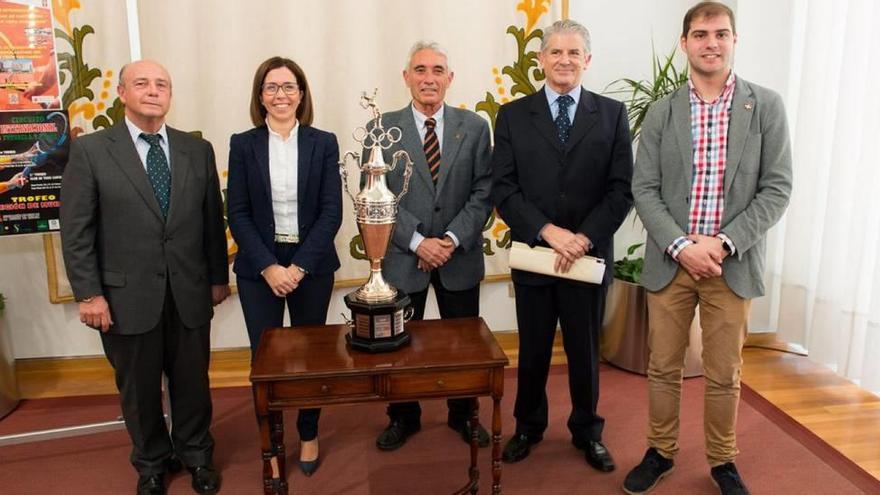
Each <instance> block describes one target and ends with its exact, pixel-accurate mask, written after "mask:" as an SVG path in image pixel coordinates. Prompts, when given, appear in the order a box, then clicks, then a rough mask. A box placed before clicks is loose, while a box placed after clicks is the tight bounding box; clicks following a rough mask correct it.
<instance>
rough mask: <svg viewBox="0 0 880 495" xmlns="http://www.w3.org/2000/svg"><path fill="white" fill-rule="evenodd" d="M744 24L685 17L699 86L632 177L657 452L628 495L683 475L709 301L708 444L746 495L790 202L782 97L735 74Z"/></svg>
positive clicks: (702, 9) (715, 10) (652, 128)
mask: <svg viewBox="0 0 880 495" xmlns="http://www.w3.org/2000/svg"><path fill="white" fill-rule="evenodd" d="M735 43H736V24H735V20H734V15H733V12H732V11H731V10H730V8H728V7H727V6H725V5H724V4H721V3H718V2H702V3H699V4H697V5H695V6H694V7H693V8H691V9H690V10H689V11H688V12H687V14H686V15H685V18H684V25H683V30H682V35H681V41H680V45H681V49H682V50H683V51H684V52H685V53H686V54H687V57H688V62H689V67H690V80H689V82H688V84H687V85H686V86H683V87H681V88H680V89H678V90H677V91H675V92H674V93H672V94H671V95H669V96H668V97H666V98H664V99H662V100H660V101H658V102H657V103H655V104H654V105H653V107H652V108H651V110H650V111H649V112H648V115H647V117H646V118H645V122H644V124H643V126H642V134H641V140H640V143H639V149H638V154H637V157H636V165H635V172H634V176H633V196H634V198H635V204H636V209H637V211H638V213H639V216H640V217H641V219H642V222H643V223H644V225H645V228H646V229H647V231H648V242H647V246H646V250H645V268H644V272H643V273H642V284H643V285H644V286H645V287H646V288H647V289H648V291H649V294H648V313H649V324H650V331H649V336H648V346H649V348H650V349H651V357H650V363H649V366H648V383H649V387H648V390H649V415H650V418H649V425H648V447H649V448H648V451H647V453H646V454H645V456H644V459H643V460H642V462H641V463H640V464H639V465H638V466H636V467H635V468H634V469H633V470H632V471H631V472H630V473H629V474H628V475H627V477H626V480H625V482H624V491H626V492H627V493H630V494H636V493H646V492H648V491H650V490H651V489H652V488H653V487H654V486H655V485H656V484H657V483H658V482H659V481H660V479H662V478H663V477H664V476H666V475H667V474H669V473H670V472H671V471H672V468H673V460H672V459H673V457H674V456H675V455H676V453H677V452H678V448H679V446H678V428H679V403H680V397H681V379H682V368H683V363H684V353H685V350H686V347H687V344H688V329H689V327H690V324H691V321H692V320H693V318H694V311H695V308H696V306H697V303H698V302H699V303H700V304H699V307H700V324H701V326H702V339H703V370H704V376H705V379H706V392H705V406H704V408H705V411H704V415H705V420H704V425H705V426H704V427H705V437H706V456H707V459H708V461H709V465H710V466H711V476H712V479H713V481H714V482H715V484H717V485H718V487H719V489H720V490H721V493H723V494H745V493H748V489H747V488H746V486H745V483H744V482H743V480H742V478H741V477H740V475H739V473H738V472H737V470H736V466H735V465H734V459H735V457H736V455H737V454H738V450H737V447H736V431H735V430H736V413H737V407H738V403H739V391H740V372H741V368H742V347H743V343H744V341H745V337H746V333H747V322H748V316H749V307H750V302H751V299H752V298H754V297H759V296H761V295H763V293H764V285H763V281H762V276H763V273H764V250H765V234H766V233H767V230H768V229H769V228H770V227H771V226H773V225H774V224H775V223H776V222H777V221H778V220H779V218H780V217H781V216H782V214H783V212H784V211H785V208H786V206H787V205H788V201H789V196H790V193H791V175H792V174H791V151H790V143H789V135H788V128H787V124H786V116H785V109H784V108H783V105H782V100H781V99H780V97H779V96H778V95H777V94H776V93H774V92H772V91H770V90H768V89H765V88H762V87H760V86H758V85H756V84H752V83H750V82H748V81H745V80H744V79H742V78H740V77H738V76H737V75H736V74H735V73H734V72H733V70H732V68H731V59H732V56H733V51H734V45H735Z"/></svg>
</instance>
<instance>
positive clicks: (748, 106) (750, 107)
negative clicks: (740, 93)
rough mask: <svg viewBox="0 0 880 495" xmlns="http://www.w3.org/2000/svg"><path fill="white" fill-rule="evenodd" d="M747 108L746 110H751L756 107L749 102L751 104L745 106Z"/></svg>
mask: <svg viewBox="0 0 880 495" xmlns="http://www.w3.org/2000/svg"><path fill="white" fill-rule="evenodd" d="M745 107H746V110H751V109H752V108H753V107H754V105H752V103H751V102H749V103H746V104H745Z"/></svg>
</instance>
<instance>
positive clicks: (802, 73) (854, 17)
mask: <svg viewBox="0 0 880 495" xmlns="http://www.w3.org/2000/svg"><path fill="white" fill-rule="evenodd" d="M792 7H793V8H792V10H791V15H792V17H791V21H792V29H791V32H792V39H791V40H790V41H791V42H790V46H791V47H792V52H791V70H790V72H789V77H790V79H789V85H788V87H787V88H783V91H784V92H787V96H788V97H787V105H788V112H789V119H790V120H789V121H790V123H791V134H792V143H793V157H794V162H793V163H794V192H793V195H792V200H791V205H790V207H789V210H788V213H787V215H786V218H785V219H784V220H783V222H782V223H781V224H780V225H778V226H777V227H776V228H775V229H774V230H773V231H772V232H771V235H770V238H769V243H768V245H769V250H768V271H767V282H768V294H767V295H768V297H767V298H766V300H765V301H764V302H763V303H762V304H763V305H765V309H766V310H767V311H766V312H767V314H768V323H769V324H770V326H771V327H772V326H774V325H773V324H774V323H775V327H776V328H777V329H778V335H779V338H780V339H781V340H783V341H787V342H791V343H794V344H799V345H801V346H803V347H804V348H805V349H806V350H807V351H808V353H809V356H810V359H811V360H813V361H816V362H818V363H821V364H824V365H826V366H828V367H830V368H832V369H833V370H835V371H836V372H837V373H838V374H840V375H842V376H845V377H847V378H849V379H851V380H853V381H855V382H856V383H858V384H860V385H861V386H862V387H864V388H866V389H868V390H872V391H874V392H880V359H878V357H880V239H878V237H880V190H878V188H880V159H878V147H877V143H878V138H880V124H878V122H880V117H878V116H880V99H878V96H877V88H878V87H880V86H878V81H880V33H878V31H877V30H876V26H877V25H880V5H878V4H877V3H876V2H875V1H874V0H836V1H830V0H815V1H810V0H803V1H794V2H792ZM773 53H774V47H772V46H766V47H765V55H764V63H768V64H769V63H771V62H772V58H773V57H774V55H773ZM774 320H775V321H774Z"/></svg>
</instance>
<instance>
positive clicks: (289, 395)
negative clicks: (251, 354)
mask: <svg viewBox="0 0 880 495" xmlns="http://www.w3.org/2000/svg"><path fill="white" fill-rule="evenodd" d="M407 329H408V331H409V332H410V334H411V336H412V343H411V344H410V345H409V346H406V347H404V348H401V349H398V350H397V351H394V352H390V353H382V354H367V353H362V352H358V351H355V350H351V349H349V347H348V346H347V344H346V343H345V334H346V333H347V332H348V331H349V327H348V326H346V325H326V326H312V327H298V328H296V329H295V330H294V329H290V328H272V329H269V330H267V331H266V332H265V333H263V336H262V338H261V339H260V346H259V348H258V349H257V354H256V358H255V359H254V364H253V367H252V369H251V383H253V384H254V388H255V394H254V402H255V408H256V411H257V416H258V418H259V421H260V436H261V444H262V450H263V493H265V494H286V493H288V484H287V470H286V466H285V449H284V419H283V415H282V411H283V410H284V409H286V408H303V407H320V406H328V405H333V404H355V403H361V402H395V401H405V400H418V399H436V398H467V397H471V398H474V404H475V406H476V405H477V400H476V398H477V397H480V396H491V397H492V402H493V404H492V493H493V494H500V493H501V408H500V405H501V397H502V395H503V394H504V367H505V366H506V365H507V363H508V360H507V356H505V355H504V352H503V351H502V350H501V348H500V347H499V346H498V343H497V342H496V341H495V338H494V337H493V336H492V332H490V331H489V328H488V327H487V326H486V323H485V322H484V321H483V319H482V318H458V319H446V320H424V321H412V322H409V323H407ZM471 424H472V425H473V426H474V427H473V428H472V432H473V435H472V436H471V445H470V454H471V464H470V467H469V469H468V483H467V484H466V485H465V486H464V487H463V488H462V489H460V490H459V491H457V492H456V493H467V492H470V493H476V492H477V489H478V483H479V469H478V468H477V452H478V450H479V449H478V446H477V429H478V428H477V427H478V426H479V417H478V410H477V407H474V413H473V416H472V418H471Z"/></svg>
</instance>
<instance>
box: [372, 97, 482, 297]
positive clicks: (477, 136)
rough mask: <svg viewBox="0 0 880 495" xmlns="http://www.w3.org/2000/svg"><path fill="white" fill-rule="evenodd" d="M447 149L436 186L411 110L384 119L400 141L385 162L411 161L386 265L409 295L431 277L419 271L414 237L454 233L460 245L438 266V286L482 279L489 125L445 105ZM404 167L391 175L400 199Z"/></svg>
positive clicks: (460, 285)
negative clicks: (404, 156) (402, 155)
mask: <svg viewBox="0 0 880 495" xmlns="http://www.w3.org/2000/svg"><path fill="white" fill-rule="evenodd" d="M443 112H444V113H443V119H444V128H443V146H442V148H441V159H440V177H439V179H438V181H437V186H436V187H435V186H434V181H432V180H431V173H430V171H429V170H428V163H427V161H426V158H425V152H424V149H423V147H422V140H421V138H420V137H419V132H418V130H417V129H416V123H415V117H413V113H412V107H411V105H407V106H406V107H404V108H402V109H400V110H398V111H395V112H388V113H386V114H383V116H382V123H383V125H384V126H385V127H386V128H389V127H400V129H401V131H402V133H403V137H402V138H401V140H400V142H399V143H397V144H396V145H394V146H392V147H391V148H390V149H388V150H385V152H384V157H385V161H386V162H388V163H391V157H392V155H393V154H394V152H395V151H397V150H399V149H403V150H406V151H407V153H409V156H410V158H411V159H412V160H413V169H414V170H413V175H412V178H411V180H410V183H409V192H408V193H407V194H406V195H405V196H404V197H403V198H402V199H401V201H400V207H399V208H398V214H397V225H396V226H395V228H394V237H393V239H392V242H391V245H390V246H389V247H388V253H387V254H386V256H385V261H384V262H383V264H382V274H383V275H384V276H385V278H386V279H387V280H388V281H389V282H390V283H391V284H393V285H394V286H396V287H399V288H400V289H402V290H404V291H405V292H418V291H422V290H425V289H426V288H427V287H428V283H429V282H430V275H429V274H428V273H425V272H423V271H421V270H419V269H418V256H416V254H415V253H413V252H412V251H410V250H409V243H410V241H411V240H412V236H413V232H416V231H418V232H419V233H421V234H422V235H423V236H425V237H443V235H444V233H445V232H446V231H450V232H452V233H453V234H455V236H456V237H457V238H458V240H459V242H460V244H459V246H458V248H457V249H456V250H455V252H454V253H453V254H452V258H451V259H450V260H449V262H448V263H446V264H445V265H443V266H442V267H440V270H439V271H440V273H439V275H440V281H441V283H442V284H443V287H445V288H446V289H448V290H466V289H470V288H473V287H475V286H476V285H477V284H479V283H480V281H481V280H483V276H484V275H485V271H486V268H485V264H484V262H483V235H482V234H483V226H484V225H485V223H486V220H487V219H488V218H489V212H490V211H491V205H490V202H489V189H490V188H491V186H492V171H491V168H490V164H489V161H490V156H491V152H490V148H489V125H488V123H487V122H486V121H485V120H484V119H482V118H481V117H479V116H478V115H477V114H475V113H474V112H471V111H469V110H463V109H460V108H453V107H451V106H449V105H445V107H444V110H443ZM403 169H404V167H403V166H398V167H397V168H396V169H395V170H394V171H393V172H391V173H390V174H388V176H387V179H386V180H387V181H388V188H389V189H391V191H392V192H394V193H395V194H399V193H400V190H401V189H402V188H403Z"/></svg>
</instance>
